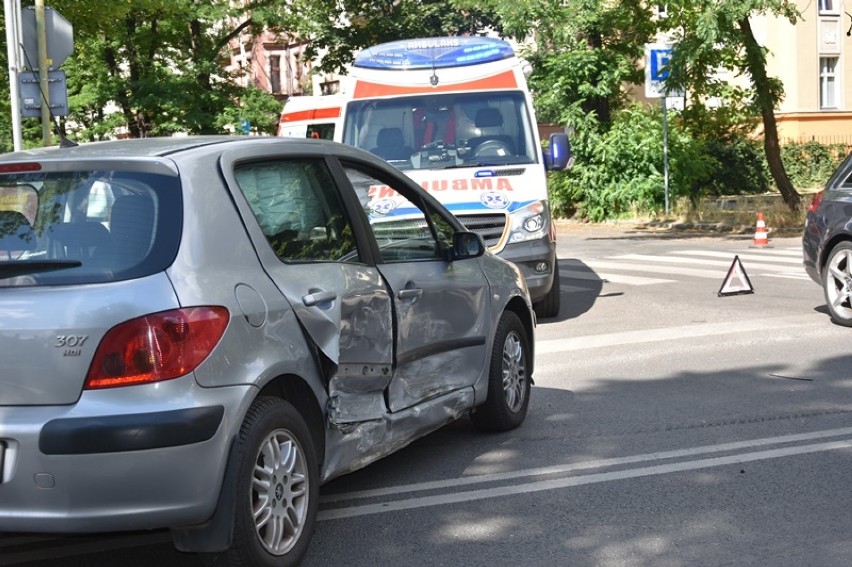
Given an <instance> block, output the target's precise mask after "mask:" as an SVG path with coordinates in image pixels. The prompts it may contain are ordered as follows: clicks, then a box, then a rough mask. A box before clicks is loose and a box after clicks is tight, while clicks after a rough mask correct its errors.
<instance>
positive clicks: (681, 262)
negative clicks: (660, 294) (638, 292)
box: [559, 247, 810, 293]
mask: <svg viewBox="0 0 852 567" xmlns="http://www.w3.org/2000/svg"><path fill="white" fill-rule="evenodd" d="M735 256H738V257H739V259H740V261H741V262H742V264H743V266H744V268H745V270H746V273H747V274H748V276H749V278H751V279H752V280H754V279H755V277H757V278H763V277H767V278H786V279H793V280H808V281H810V278H809V277H808V275H807V273H805V270H804V268H803V267H802V249H801V247H789V248H772V249H755V250H749V251H744V252H742V253H738V252H729V251H716V250H697V249H684V250H672V251H667V252H665V253H662V254H618V255H613V256H604V257H601V258H588V259H586V258H584V259H582V260H578V259H570V258H560V260H559V274H560V276H561V278H562V282H561V284H562V293H572V292H588V290H589V288H590V284H591V283H593V282H601V281H603V282H608V283H614V284H623V285H629V286H646V285H658V284H666V283H676V282H681V281H684V280H686V279H688V278H704V279H713V280H718V281H719V282H721V281H722V280H723V279H724V278H725V276H726V275H727V273H728V269H729V268H730V267H731V263H732V262H733V261H734V257H735Z"/></svg>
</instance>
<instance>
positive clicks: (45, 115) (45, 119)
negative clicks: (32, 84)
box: [35, 0, 53, 147]
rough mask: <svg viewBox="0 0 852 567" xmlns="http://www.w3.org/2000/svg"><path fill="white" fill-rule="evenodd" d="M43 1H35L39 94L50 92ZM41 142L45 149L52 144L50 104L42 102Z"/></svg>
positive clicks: (45, 101)
mask: <svg viewBox="0 0 852 567" xmlns="http://www.w3.org/2000/svg"><path fill="white" fill-rule="evenodd" d="M44 19H45V18H44V0H36V1H35V21H36V36H37V38H38V82H39V87H40V88H41V92H42V93H45V95H44V96H46V93H48V92H50V90H49V89H50V83H49V81H48V77H49V74H48V71H49V70H50V69H49V67H50V62H49V61H48V59H47V26H46V25H45V21H44ZM41 140H42V145H43V146H45V147H47V146H50V145H52V144H53V136H52V134H51V120H50V104H49V103H48V101H47V100H43V101H42V104H41Z"/></svg>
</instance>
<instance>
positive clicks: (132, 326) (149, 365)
mask: <svg viewBox="0 0 852 567" xmlns="http://www.w3.org/2000/svg"><path fill="white" fill-rule="evenodd" d="M229 319H230V315H229V313H228V310H227V309H226V308H224V307H189V308H186V309H174V310H172V311H163V312H161V313H153V314H151V315H146V316H144V317H139V318H137V319H131V320H130V321H125V322H124V323H121V324H119V325H116V326H115V327H113V328H112V329H110V330H109V331H108V332H107V334H106V335H105V336H104V338H103V339H102V340H101V342H100V344H99V345H98V349H97V351H95V358H94V360H93V361H92V366H91V367H90V368H89V374H88V375H87V376H86V384H85V388H86V389H88V390H94V389H100V388H116V387H120V386H132V385H135V384H147V383H149V382H160V381H162V380H171V379H173V378H178V377H180V376H184V375H186V374H188V373H190V372H192V371H193V370H195V369H196V368H197V367H198V365H199V364H201V362H202V361H203V360H204V359H205V358H207V356H209V355H210V353H211V352H212V351H213V348H214V347H215V346H216V345H217V344H218V343H219V340H220V339H221V338H222V335H223V334H224V333H225V327H227V326H228V321H229Z"/></svg>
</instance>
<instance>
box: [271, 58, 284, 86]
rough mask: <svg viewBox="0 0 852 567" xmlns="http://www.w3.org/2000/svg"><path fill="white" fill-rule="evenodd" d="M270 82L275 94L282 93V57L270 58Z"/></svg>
mask: <svg viewBox="0 0 852 567" xmlns="http://www.w3.org/2000/svg"><path fill="white" fill-rule="evenodd" d="M269 82H270V85H269V87H270V90H271V91H272V92H273V93H276V94H278V93H280V92H281V56H280V55H273V56H271V57H270V58H269Z"/></svg>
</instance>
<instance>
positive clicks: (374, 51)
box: [278, 37, 571, 317]
mask: <svg viewBox="0 0 852 567" xmlns="http://www.w3.org/2000/svg"><path fill="white" fill-rule="evenodd" d="M536 124H537V123H536V119H535V113H534V112H533V105H532V97H531V96H530V92H529V90H528V88H527V84H526V77H525V74H524V63H523V62H522V61H521V60H520V59H519V58H518V57H517V56H516V55H515V52H514V50H513V48H512V46H511V45H510V44H509V43H508V42H506V41H503V40H500V39H496V38H489V37H440V38H424V39H411V40H401V41H394V42H390V43H384V44H381V45H377V46H374V47H370V48H368V49H365V50H363V51H361V52H360V53H359V54H358V55H357V56H356V58H355V61H354V62H353V64H352V67H351V70H350V71H349V73H348V74H347V75H346V76H345V77H343V78H342V80H341V88H340V93H339V94H336V95H327V96H301V97H292V98H291V99H290V100H288V101H287V103H286V104H285V105H284V110H283V112H282V114H281V120H280V123H279V129H278V134H279V135H280V136H299V137H313V138H325V139H331V140H336V141H338V142H344V143H346V144H350V145H353V146H357V147H360V148H364V149H366V150H369V151H371V152H373V153H374V154H376V155H378V156H379V157H381V158H383V159H385V160H386V161H388V162H389V163H391V164H392V165H394V166H396V167H397V168H399V169H400V170H402V171H404V172H405V173H406V174H407V175H408V176H409V177H411V178H412V179H414V180H415V181H416V182H418V183H419V184H420V185H421V186H422V187H423V188H424V189H426V190H427V191H429V192H430V193H432V194H433V195H434V196H435V197H437V198H438V200H439V201H441V202H442V203H443V204H444V205H445V206H446V207H447V208H448V209H449V210H450V211H452V212H453V214H455V215H456V217H457V218H458V219H459V220H460V221H461V222H462V223H464V225H465V226H467V228H468V229H470V230H471V231H474V232H477V233H479V234H480V235H481V236H482V238H483V239H484V241H485V243H486V245H487V246H488V247H489V249H490V250H491V251H492V252H494V253H496V254H498V255H499V256H501V257H502V258H505V259H506V260H509V261H511V262H514V263H515V264H517V265H518V266H519V267H520V268H521V271H522V272H523V274H524V277H525V278H526V282H527V285H528V287H529V290H530V295H531V297H532V299H533V303H534V306H535V309H536V313H537V315H538V316H539V317H555V316H556V315H557V314H558V313H559V308H560V287H559V275H558V274H559V269H558V265H557V260H556V233H555V230H554V226H553V222H552V219H551V214H550V207H549V205H548V196H547V177H546V171H547V170H555V169H564V168H566V167H568V166H569V164H570V161H571V156H570V148H569V145H568V139H567V136H566V135H565V134H564V133H555V134H551V136H550V140H549V144H548V147H547V149H543V148H542V144H541V140H540V138H539V134H538V129H537V126H536ZM370 199H371V201H370V203H369V204H368V207H369V211H371V212H372V211H376V212H377V213H380V214H382V215H393V214H394V212H395V211H398V212H400V214H404V210H405V206H404V202H401V199H400V197H399V195H397V194H396V193H395V192H394V191H393V190H391V189H389V188H387V187H374V188H372V189H371V193H370Z"/></svg>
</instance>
